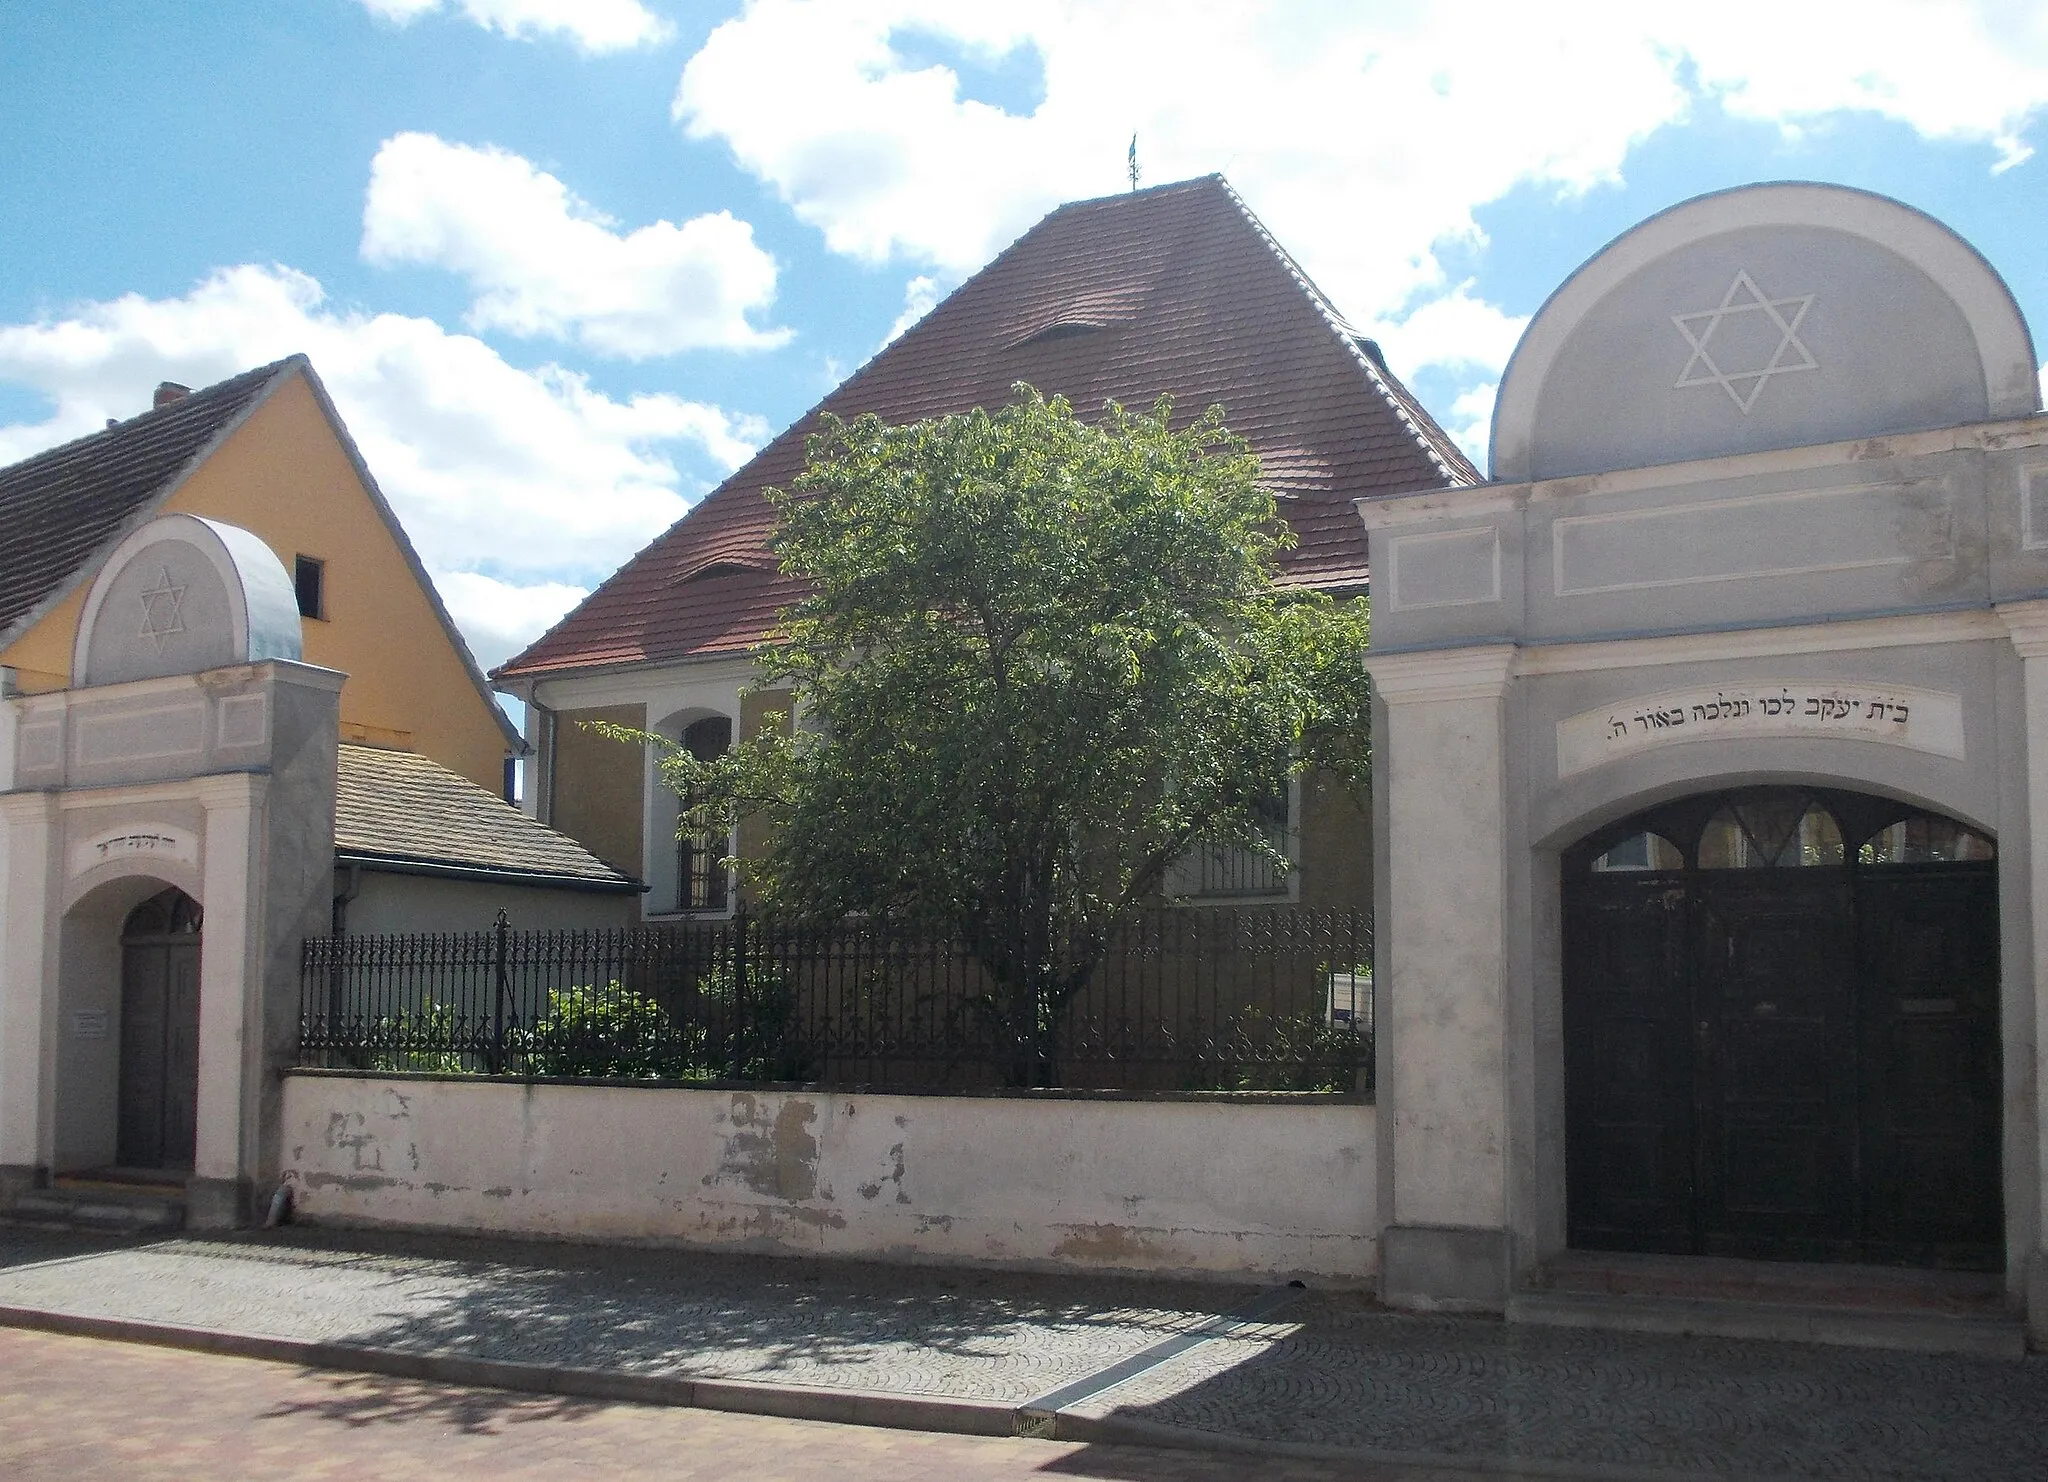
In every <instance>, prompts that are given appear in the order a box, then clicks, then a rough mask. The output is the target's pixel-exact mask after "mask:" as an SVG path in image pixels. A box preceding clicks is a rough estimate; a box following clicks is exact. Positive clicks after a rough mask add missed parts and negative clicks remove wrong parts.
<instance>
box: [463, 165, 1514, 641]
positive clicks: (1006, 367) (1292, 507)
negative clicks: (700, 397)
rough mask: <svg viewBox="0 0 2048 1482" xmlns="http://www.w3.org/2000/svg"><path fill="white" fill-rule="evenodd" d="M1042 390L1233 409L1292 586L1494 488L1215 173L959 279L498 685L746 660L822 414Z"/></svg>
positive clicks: (1344, 581) (897, 411)
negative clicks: (1461, 488)
mask: <svg viewBox="0 0 2048 1482" xmlns="http://www.w3.org/2000/svg"><path fill="white" fill-rule="evenodd" d="M1018 381H1028V382H1029V383H1031V384H1032V385H1034V386H1036V387H1038V389H1039V390H1041V391H1044V392H1046V393H1047V394H1049V395H1050V394H1053V393H1058V394H1061V395H1064V396H1066V397H1067V399H1068V400H1069V401H1071V402H1072V403H1073V404H1074V406H1075V408H1076V409H1077V410H1078V411H1080V412H1082V413H1083V414H1084V415H1087V414H1092V413H1093V412H1095V411H1096V410H1098V409H1099V408H1100V407H1101V405H1102V403H1103V402H1104V401H1106V400H1112V399H1113V400H1116V401H1119V402H1122V403H1124V404H1125V405H1127V406H1133V407H1142V406H1149V405H1150V404H1151V403H1152V401H1153V400H1154V399H1155V398H1156V397H1158V396H1160V395H1162V394H1170V395H1172V397H1173V398H1174V401H1175V405H1176V408H1177V413H1176V415H1177V417H1182V416H1184V417H1193V416H1194V415H1196V414H1197V413H1199V412H1200V411H1201V410H1202V409H1203V408H1205V407H1207V406H1209V405H1211V404H1212V403H1216V402H1221V403H1222V404H1223V407H1224V411H1225V416H1226V420H1227V421H1228V422H1229V425H1230V427H1231V428H1232V429H1233V430H1234V431H1236V432H1238V433H1239V434H1241V435H1242V436H1243V437H1245V438H1246V439H1247V440H1248V441H1249V442H1250V443H1251V445H1252V447H1253V448H1254V450H1256V451H1257V452H1258V454H1259V457H1260V460H1261V463H1262V464H1263V467H1264V470H1265V477H1266V482H1267V484H1268V486H1269V487H1270V488H1271V489H1272V490H1273V492H1274V494H1275V495H1276V496H1278V498H1279V501H1280V505H1281V509H1282V512H1283V513H1284V514H1285V516H1286V517H1287V519H1288V521H1289V523H1290V524H1292V525H1293V527H1294V529H1295V531H1296V534H1297V535H1298V536H1299V539H1300V544H1299V545H1298V547H1297V548H1296V549H1295V550H1294V551H1293V552H1291V553H1290V555H1289V556H1288V558H1287V559H1286V561H1285V563H1284V567H1283V571H1282V580H1283V581H1287V582H1292V583H1296V584H1300V585H1312V586H1318V587H1325V588H1330V589H1344V588H1356V587H1359V586H1362V585H1363V584H1364V582H1365V580H1366V575H1367V570H1366V547H1365V531H1364V529H1363V527H1362V526H1361V524H1360V522H1359V520H1358V517H1357V514H1356V513H1355V512H1354V511H1353V509H1352V506H1351V501H1352V500H1353V499H1356V498H1358V497H1360V496H1362V495H1370V494H1388V493H1397V492H1401V493H1405V492H1412V491H1416V490H1421V489H1429V488H1441V487H1445V486H1449V485H1457V484H1471V483H1479V482H1481V475H1480V473H1479V471H1478V470H1477V469H1476V468H1474V467H1473V466H1472V464H1471V462H1470V461H1469V460H1468V459H1467V458H1466V457H1465V455H1464V454H1463V453H1461V452H1460V451H1459V450H1458V448H1457V445H1456V444H1455V443H1454V442H1453V441H1452V440H1451V438H1450V437H1449V436H1448V435H1447V434H1446V433H1445V432H1444V431H1443V429H1442V428H1440V427H1438V426H1437V425H1436V423H1435V422H1434V421H1433V420H1432V419H1431V418H1430V416H1429V414H1428V413H1427V412H1425V411H1423V410H1422V408H1421V406H1420V405H1419V404H1418V403H1417V402H1416V401H1415V399H1414V398H1413V397H1412V396H1411V395H1410V394H1409V393H1408V391H1407V388H1405V387H1403V386H1402V385H1401V384H1400V383H1399V382H1397V381H1396V380H1394V378H1393V377H1392V376H1391V375H1389V374H1388V373H1387V372H1386V370H1385V369H1384V368H1383V367H1382V366H1381V365H1380V364H1379V360H1378V354H1377V351H1376V350H1375V349H1374V348H1373V347H1372V346H1371V344H1370V343H1369V342H1368V341H1365V340H1363V339H1361V338H1360V337H1359V336H1358V335H1357V334H1356V333H1355V332H1354V331H1353V330H1352V329H1351V327H1350V326H1349V325H1347V324H1346V323H1345V322H1344V320H1343V319H1342V318H1341V317H1340V316H1339V315H1338V314H1337V313H1336V311H1335V310H1334V309H1333V308H1332V307H1331V306H1330V303H1329V301H1328V300H1327V299H1325V298H1324V297H1323V295H1322V294H1321V293H1320V292H1319V291H1318V290H1317V289H1316V287H1315V285H1314V284H1312V283H1310V282H1309V280H1308V278H1307V277H1306V276H1305V275H1304V274H1303V273H1302V272H1301V270H1300V268H1298V267H1297V266H1296V265H1295V264H1294V261H1293V260H1292V259H1291V258H1289V257H1288V256H1287V254H1286V253H1285V252H1284V251H1282V250H1281V248H1280V247H1279V246H1278V244H1276V243H1275V242H1274V241H1273V239H1272V237H1271V235H1270V234H1268V233H1267V231H1266V229H1265V228H1264V227H1263V226H1262V225H1260V223H1259V221H1258V220H1257V218H1256V217H1254V216H1253V215H1252V214H1251V212H1250V211H1249V210H1247V209H1246V208H1245V205H1244V203H1243V202H1242V201H1240V200H1239V199H1238V197H1237V195H1236V193H1235V192H1234V191H1232V190H1231V188H1230V187H1229V185H1227V184H1226V183H1225V182H1224V180H1223V178H1222V177H1221V176H1218V175H1211V176H1206V177H1204V178H1202V179H1199V180H1189V181H1183V182H1181V183H1179V184H1176V185H1165V186H1159V187H1156V188H1154V189H1151V190H1145V191H1135V192H1132V193H1130V194H1127V195H1118V196H1108V197H1104V198H1103V199H1101V200H1095V201H1081V202H1076V203H1074V204H1072V205H1068V206H1062V207H1061V208H1060V209H1058V210H1057V211H1054V212H1053V213H1052V214H1051V215H1049V216H1047V217H1046V218H1045V219H1044V220H1043V221H1041V222H1039V223H1038V225H1037V226H1035V227H1033V228H1032V229H1031V230H1030V231H1028V232H1026V233H1025V234H1024V235H1023V236H1022V237H1020V238H1019V239H1018V240H1017V241H1016V242H1015V243H1013V244H1012V245H1011V246H1010V247H1009V248H1008V249H1007V250H1005V251H1004V252H1003V253H1002V255H1000V256H999V257H997V258H996V259H995V261H994V262H992V263H990V264H989V265H988V266H987V267H985V268H983V269H982V270H981V271H980V272H979V273H977V274H975V276H974V277H972V278H970V279H968V280H967V282H965V283H963V284H962V285H961V286H960V287H959V288H958V289H956V290H954V292H953V293H952V294H951V295H949V296H948V297H947V298H946V300H945V301H944V302H943V303H941V304H940V305H939V306H938V307H937V308H935V309H933V310H932V312H931V313H929V314H928V315H926V316H925V317H924V319H922V320H921V321H919V323H918V324H917V325H915V326H914V327H913V328H911V329H910V330H909V331H907V332H906V333H905V334H904V335H903V336H902V337H901V338H899V339H897V340H896V341H895V342H894V343H892V344H890V345H889V346H887V347H886V348H884V349H883V350H882V351H881V352H880V353H879V354H877V355H876V356H875V357H874V358H873V359H872V360H870V361H869V362H868V363H867V364H866V365H865V366H863V367H862V368H861V369H860V370H859V371H858V372H856V373H855V374H854V375H853V376H852V377H851V378H850V379H848V380H847V381H846V382H844V383H843V384H842V385H841V386H840V387H839V388H838V389H837V390H836V391H834V392H833V393H832V394H831V395H830V396H828V397H826V398H825V400H824V401H822V402H820V403H819V404H818V406H817V407H815V408H814V409H813V410H812V411H811V412H810V413H808V414H807V415H806V416H804V417H803V418H802V419H801V420H800V421H798V422H797V423H796V425H794V426H793V427H791V428H790V429H789V430H788V431H786V432H784V433H783V434H782V435H781V436H780V437H778V438H776V439H775V440H774V441H773V442H771V443H770V444H769V445H768V446H767V447H766V448H764V449H762V451H761V452H760V453H759V454H757V455H756V456H755V457H754V459H753V460H752V461H751V462H749V463H748V464H747V465H746V466H745V467H743V468H741V469H740V470H739V471H738V472H736V473H735V474H733V475H732V477H730V478H728V479H727V480H726V481H725V482H724V483H723V484H721V485H720V486H719V487H718V488H717V489H716V490H714V491H713V492H712V493H711V494H710V495H709V496H707V497H706V498H705V499H704V500H703V502H701V503H700V504H698V505H697V506H696V507H695V508H694V509H692V510H691V511H690V512H689V513H688V514H687V515H685V516H684V517H683V518H682V519H681V520H679V521H678V522H677V523H676V524H675V525H674V526H672V527H670V529H669V530H668V532H667V533H666V534H664V535H662V536H660V537H659V538H658V539H656V540H655V541H654V542H653V543H652V544H651V545H649V546H648V547H647V548H646V549H645V550H643V551H641V552H640V553H639V554H638V555H637V556H635V557H634V558H633V559H632V560H631V561H629V562H628V563H627V564H626V565H625V566H624V567H622V568H621V569H620V570H619V571H618V572H617V573H615V574H614V575H613V576H612V577H611V579H610V580H608V581H607V582H605V583H604V585H603V586H601V587H599V588H598V589H597V590H596V591H595V592H593V593H591V594H590V596H589V597H588V598H586V599H585V600H584V601H583V603H582V605H580V606H579V607H577V608H576V609H575V610H574V611H573V612H571V613H570V614H569V615H568V616H567V617H565V618H564V619H563V620H562V621H561V622H560V623H558V624H556V625H555V627H554V628H553V629H551V630H550V631H549V632H548V633H546V634H545V635H543V636H542V637H541V638H540V639H539V640H538V641H537V642H535V643H534V644H533V645H532V646H531V647H530V648H528V649H527V650H526V651H525V652H524V653H522V654H520V655H519V656H518V657H516V658H514V659H512V660H511V661H510V662H508V663H506V664H505V665H503V666H502V667H500V668H499V669H497V670H496V671H494V673H495V676H496V677H497V678H499V679H501V680H509V679H520V678H525V679H535V678H545V677H548V676H551V675H555V674H560V673H565V672H568V671H573V670H579V669H588V668H596V667H609V666H617V665H626V664H639V663H661V662H669V661H674V660H679V659H685V658H692V657H697V656H704V655H711V654H722V653H734V652H743V651H745V650H747V649H750V648H752V647H754V646H755V645H756V644H758V643H760V642H761V641H762V640H763V639H764V638H766V637H767V636H768V633H769V631H770V629H771V628H772V626H773V624H774V620H775V615H776V613H777V612H778V611H779V610H780V609H781V608H783V607H785V606H787V605H788V604H789V603H790V602H792V601H794V600H796V599H797V598H798V597H799V596H801V595H802V591H803V588H802V585H801V584H800V583H798V582H796V581H794V580H792V579H790V578H788V577H785V576H783V575H781V574H780V572H779V571H777V570H776V567H775V561H774V557H773V556H772V555H771V554H770V553H769V551H768V539H769V537H770V535H771V534H772V532H773V528H774V517H773V513H772V511H771V509H770V507H769V505H768V503H767V501H766V499H765V498H764V493H765V491H766V490H768V489H770V488H775V487H785V488H786V487H787V486H788V484H789V482H790V480H792V479H793V478H794V477H795V476H796V475H797V473H799V472H800V471H801V470H802V468H803V463H804V440H805V439H806V438H807V437H808V436H809V435H810V434H811V433H812V432H814V431H815V430H816V429H817V426H818V420H819V416H820V414H821V413H825V412H832V413H836V414H838V415H839V416H841V417H846V418H852V417H854V416H857V415H859V414H861V413H864V412H876V413H879V414H880V415H881V416H883V417H884V418H886V419H888V420H889V421H892V422H909V421H916V420H919V419H921V418H925V417H935V416H941V415H945V414H947V413H954V412H962V411H966V410H968V409H970V408H972V407H977V406H983V407H993V406H1000V405H1002V404H1003V403H1005V402H1007V401H1009V400H1010V398H1011V387H1012V386H1013V385H1014V384H1015V383H1016V382H1018Z"/></svg>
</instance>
